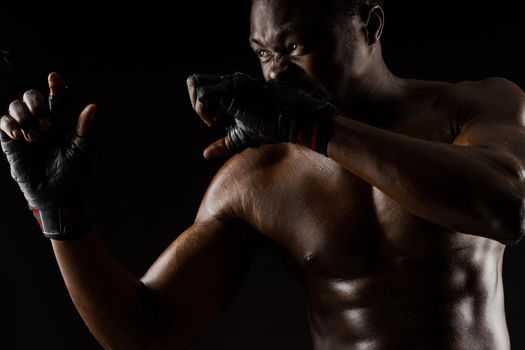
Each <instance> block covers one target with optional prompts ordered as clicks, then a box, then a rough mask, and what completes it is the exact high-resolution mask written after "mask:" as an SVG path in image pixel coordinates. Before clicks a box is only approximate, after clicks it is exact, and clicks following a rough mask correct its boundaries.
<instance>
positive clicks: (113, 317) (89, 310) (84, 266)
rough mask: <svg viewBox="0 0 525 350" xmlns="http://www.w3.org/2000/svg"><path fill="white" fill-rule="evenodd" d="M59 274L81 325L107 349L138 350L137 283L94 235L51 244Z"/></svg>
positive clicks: (139, 306) (140, 331)
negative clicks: (81, 319) (84, 325)
mask: <svg viewBox="0 0 525 350" xmlns="http://www.w3.org/2000/svg"><path fill="white" fill-rule="evenodd" d="M52 242H53V250H54V252H55V255H56V259H57V261H58V264H59V266H60V271H61V272H62V276H63V278H64V281H65V283H66V286H67V288H68V291H69V293H70V295H71V298H72V300H73V302H74V304H75V306H76V307H77V309H78V311H79V312H80V314H81V316H82V318H83V320H84V322H86V324H87V326H88V328H89V329H90V331H91V332H92V333H93V335H94V336H95V337H96V338H97V340H98V341H99V342H100V343H101V344H102V345H103V346H104V347H105V348H108V349H137V348H139V346H140V345H141V342H142V338H143V333H144V329H143V327H142V326H143V324H142V323H143V321H142V316H143V315H142V314H143V307H144V306H143V300H142V299H143V298H142V297H143V293H142V290H141V284H140V281H139V280H138V279H137V278H135V277H133V276H132V275H131V274H130V273H129V272H128V271H127V270H125V269H124V268H123V267H122V266H120V265H119V264H118V263H117V262H116V261H115V260H114V259H113V258H112V257H111V256H110V255H109V254H108V253H107V251H106V250H105V248H104V247H103V245H102V244H101V242H100V240H99V237H98V235H97V233H96V232H91V233H89V234H87V235H85V236H83V237H81V238H79V239H77V240H72V241H52Z"/></svg>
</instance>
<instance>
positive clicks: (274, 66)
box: [250, 0, 356, 102]
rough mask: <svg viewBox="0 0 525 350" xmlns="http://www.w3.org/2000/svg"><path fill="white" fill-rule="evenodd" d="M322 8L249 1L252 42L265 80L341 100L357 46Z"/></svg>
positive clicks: (313, 3)
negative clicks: (292, 84) (291, 84)
mask: <svg viewBox="0 0 525 350" xmlns="http://www.w3.org/2000/svg"><path fill="white" fill-rule="evenodd" d="M326 7H327V6H326V5H325V6H323V4H322V1H319V0H253V3H252V14H251V37H250V42H251V46H252V48H253V50H254V52H255V53H256V54H257V56H258V57H259V60H260V63H261V68H262V71H263V75H264V78H265V79H266V80H281V81H287V82H291V83H296V84H299V85H301V86H303V87H305V88H307V89H311V90H315V91H316V92H320V93H322V94H323V95H328V96H330V97H331V98H335V99H337V96H341V95H342V93H343V92H342V91H340V90H341V89H343V88H344V84H343V83H344V81H345V76H347V75H348V70H349V69H352V68H351V67H352V62H353V61H354V59H353V58H352V57H349V56H352V55H354V52H355V47H356V45H355V44H352V42H353V41H354V40H351V39H352V38H349V37H348V36H349V35H353V34H351V33H350V32H351V31H349V30H348V29H346V30H345V29H343V27H342V26H340V25H335V24H334V21H333V19H332V18H330V16H329V14H328V13H327V9H326ZM334 102H335V101H334Z"/></svg>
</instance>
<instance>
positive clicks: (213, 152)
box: [203, 137, 235, 159]
mask: <svg viewBox="0 0 525 350" xmlns="http://www.w3.org/2000/svg"><path fill="white" fill-rule="evenodd" d="M234 154H235V152H234V151H232V150H231V146H230V145H229V141H228V138H227V137H225V138H222V139H220V140H217V141H215V142H214V143H212V144H211V145H209V146H208V147H206V149H205V150H204V153H203V156H204V158H206V159H212V158H217V157H231V156H233V155H234Z"/></svg>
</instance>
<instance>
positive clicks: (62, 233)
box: [31, 206, 93, 240]
mask: <svg viewBox="0 0 525 350" xmlns="http://www.w3.org/2000/svg"><path fill="white" fill-rule="evenodd" d="M31 210H32V213H33V216H34V217H35V219H36V220H37V222H38V224H39V226H40V229H41V230H42V233H43V234H44V236H45V237H47V238H50V239H54V240H72V239H75V238H78V237H80V236H83V235H85V234H87V233H88V232H89V231H90V230H91V228H92V226H93V225H92V222H91V220H90V219H89V218H87V216H86V215H85V213H84V211H83V210H82V209H81V208H79V207H67V206H62V207H61V206H48V207H45V208H32V209H31Z"/></svg>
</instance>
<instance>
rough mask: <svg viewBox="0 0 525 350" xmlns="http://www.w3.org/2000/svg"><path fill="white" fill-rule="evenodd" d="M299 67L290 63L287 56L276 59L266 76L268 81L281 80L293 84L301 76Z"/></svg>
mask: <svg viewBox="0 0 525 350" xmlns="http://www.w3.org/2000/svg"><path fill="white" fill-rule="evenodd" d="M299 73H300V69H299V67H298V66H297V65H296V64H294V63H293V62H290V60H289V59H288V58H287V57H286V56H281V57H276V58H275V59H274V60H273V61H272V63H271V65H270V67H269V68H268V72H267V74H266V80H281V81H289V82H293V81H294V79H295V78H297V77H298V76H299V75H300V74H299Z"/></svg>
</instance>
